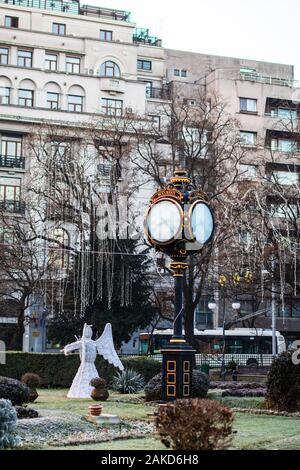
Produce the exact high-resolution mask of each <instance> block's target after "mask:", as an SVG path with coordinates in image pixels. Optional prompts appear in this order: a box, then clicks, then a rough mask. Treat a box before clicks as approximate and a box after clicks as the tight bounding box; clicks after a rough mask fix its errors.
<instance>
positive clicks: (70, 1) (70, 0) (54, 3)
mask: <svg viewBox="0 0 300 470" xmlns="http://www.w3.org/2000/svg"><path fill="white" fill-rule="evenodd" d="M0 3H5V4H7V5H14V6H18V7H25V8H38V9H41V10H50V11H53V12H61V13H69V14H74V15H84V16H93V17H96V18H101V17H102V18H109V19H112V20H116V21H127V22H129V21H131V20H130V12H129V11H125V10H116V9H112V8H104V7H97V6H92V5H81V4H80V0H0Z"/></svg>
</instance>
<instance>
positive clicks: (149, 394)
mask: <svg viewBox="0 0 300 470" xmlns="http://www.w3.org/2000/svg"><path fill="white" fill-rule="evenodd" d="M144 391H145V395H146V401H159V400H161V396H162V374H161V373H160V374H157V375H155V376H154V377H152V379H151V380H149V382H148V383H147V385H146V386H145V389H144Z"/></svg>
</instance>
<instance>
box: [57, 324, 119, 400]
mask: <svg viewBox="0 0 300 470" xmlns="http://www.w3.org/2000/svg"><path fill="white" fill-rule="evenodd" d="M92 336H93V331H92V328H91V325H87V324H86V323H85V325H84V327H83V333H82V338H81V339H78V340H77V341H75V342H74V343H71V344H67V346H65V347H64V349H63V352H64V353H65V355H66V356H67V355H68V354H70V353H71V352H73V351H77V350H78V351H79V354H80V360H81V364H80V367H79V369H78V371H77V374H76V375H75V377H74V380H73V382H72V385H71V388H70V390H69V392H68V395H67V396H68V398H90V397H91V391H92V387H91V385H90V381H91V380H92V379H94V378H95V377H99V374H98V371H97V369H96V367H95V360H96V357H97V353H98V354H100V356H103V357H104V359H106V360H107V361H108V362H109V363H110V364H112V365H114V366H115V367H118V368H119V369H120V370H124V367H123V364H122V362H121V361H120V359H119V357H118V355H117V353H116V350H115V347H114V342H113V337H112V328H111V324H110V323H107V325H106V326H105V328H104V331H103V333H102V335H101V336H100V338H98V339H97V340H96V341H93V340H92Z"/></svg>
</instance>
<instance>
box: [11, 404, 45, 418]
mask: <svg viewBox="0 0 300 470" xmlns="http://www.w3.org/2000/svg"><path fill="white" fill-rule="evenodd" d="M15 410H16V412H17V417H18V419H32V418H38V417H39V414H38V412H37V411H36V410H33V409H32V408H27V407H25V406H15Z"/></svg>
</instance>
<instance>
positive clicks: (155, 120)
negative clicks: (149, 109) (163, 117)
mask: <svg viewBox="0 0 300 470" xmlns="http://www.w3.org/2000/svg"><path fill="white" fill-rule="evenodd" d="M149 118H150V119H151V121H152V122H153V126H154V127H155V128H156V129H159V130H160V116H157V115H154V114H149Z"/></svg>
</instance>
